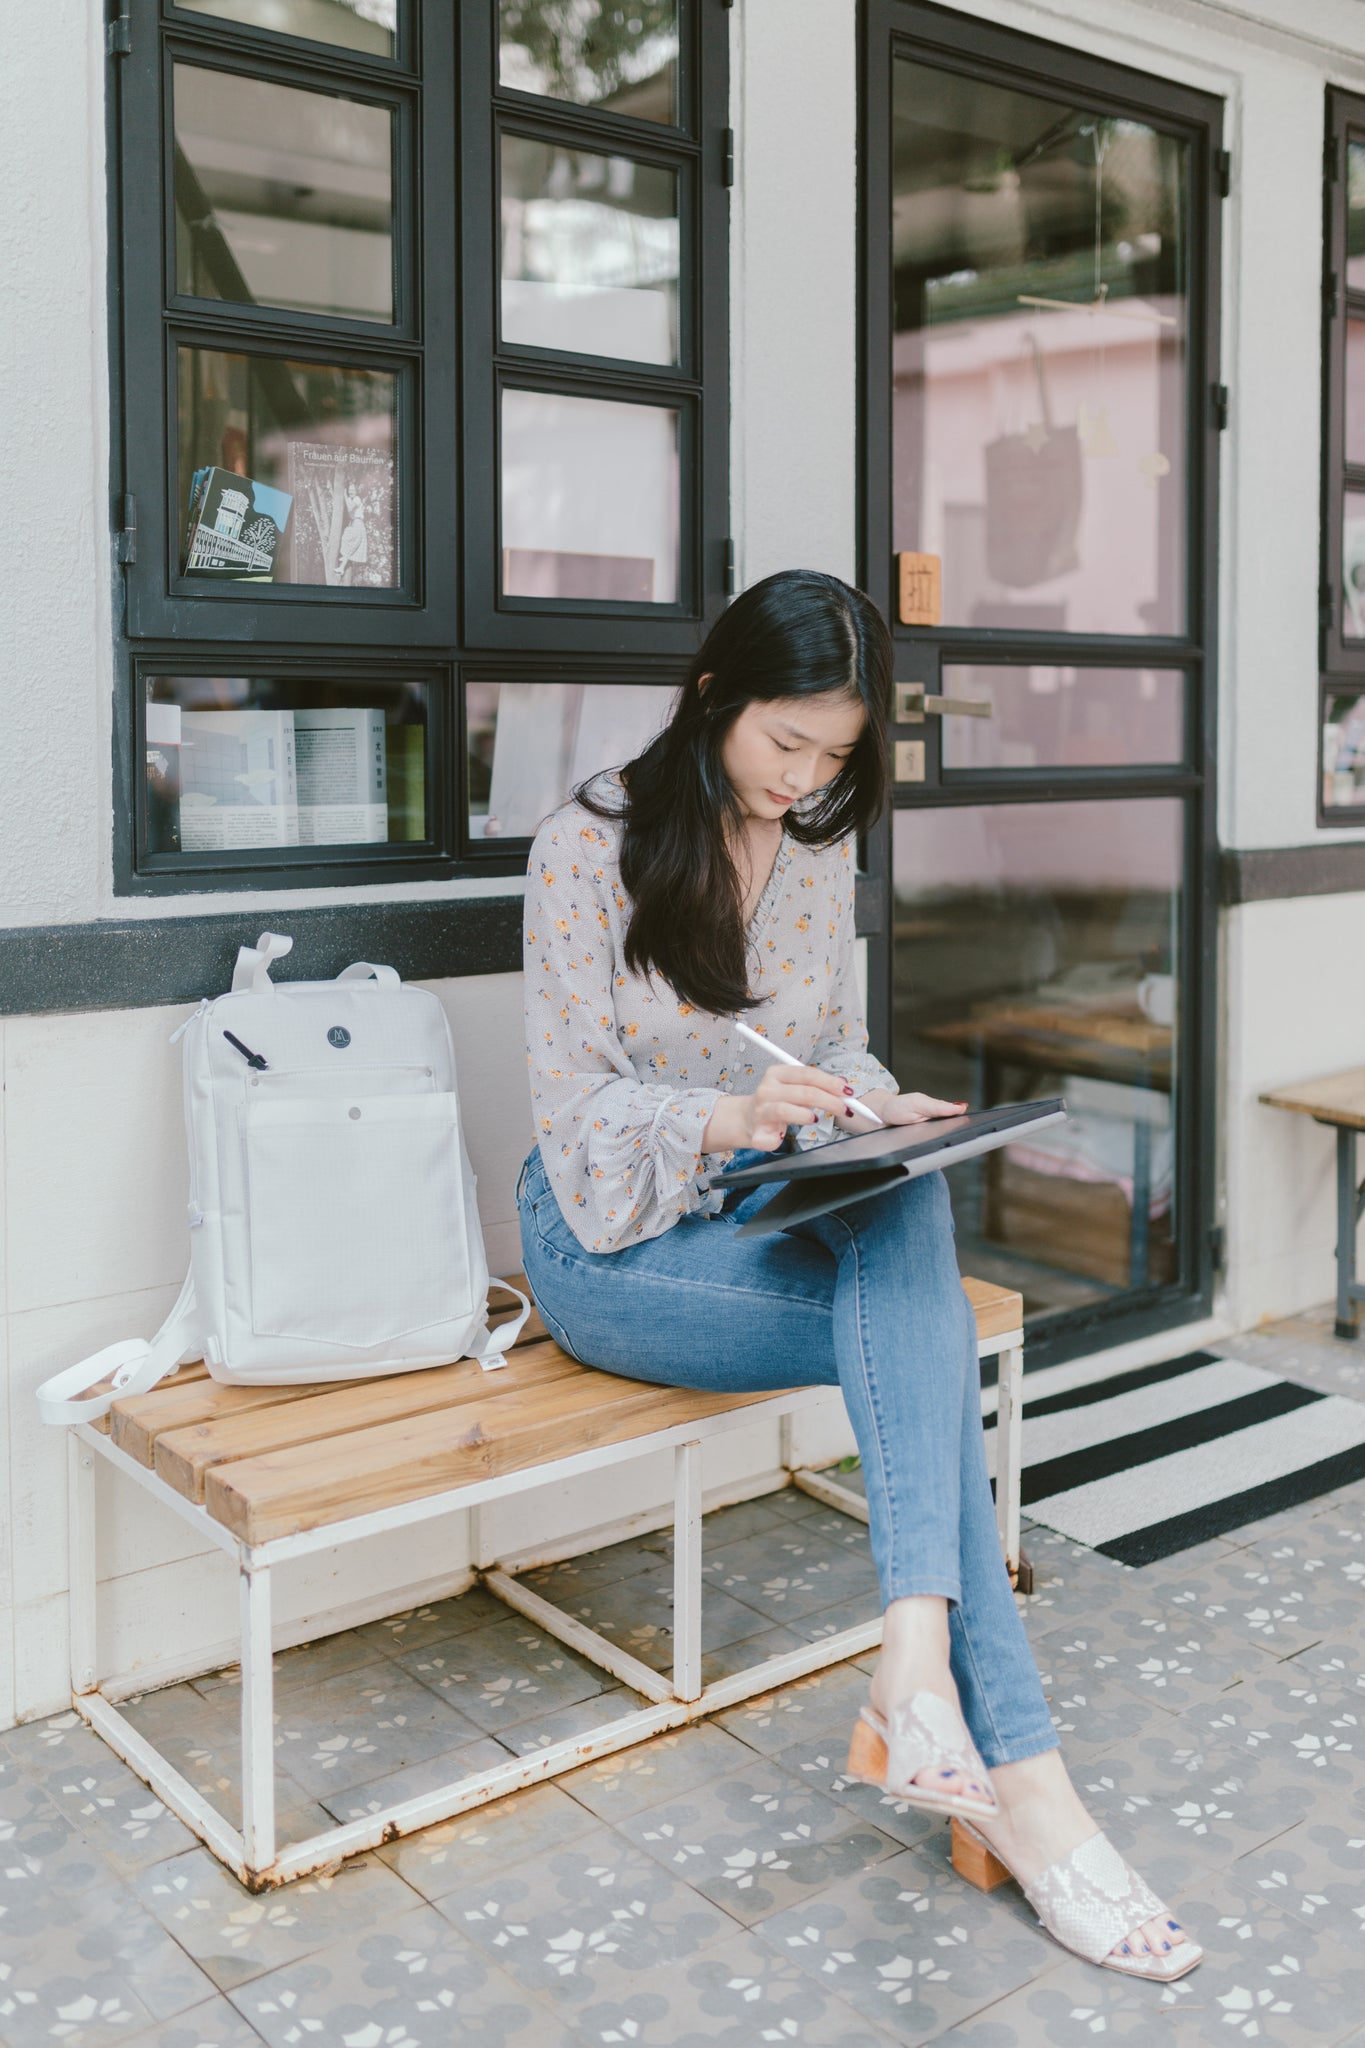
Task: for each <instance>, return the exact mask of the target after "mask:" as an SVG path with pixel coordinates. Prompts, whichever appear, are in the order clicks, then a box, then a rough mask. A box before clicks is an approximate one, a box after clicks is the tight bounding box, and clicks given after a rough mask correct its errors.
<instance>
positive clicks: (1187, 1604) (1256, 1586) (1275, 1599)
mask: <svg viewBox="0 0 1365 2048" xmlns="http://www.w3.org/2000/svg"><path fill="white" fill-rule="evenodd" d="M1270 1547H1271V1545H1270V1542H1269V1541H1267V1542H1266V1543H1263V1544H1253V1545H1251V1546H1250V1547H1249V1548H1248V1549H1246V1550H1237V1551H1234V1552H1233V1553H1232V1554H1231V1556H1229V1557H1227V1558H1225V1559H1223V1560H1222V1561H1221V1562H1220V1563H1218V1564H1211V1565H1205V1566H1204V1567H1203V1569H1202V1570H1201V1571H1199V1572H1198V1573H1194V1574H1191V1575H1189V1576H1188V1577H1182V1576H1180V1575H1179V1574H1178V1573H1172V1574H1171V1575H1170V1576H1169V1577H1167V1578H1164V1579H1160V1580H1157V1581H1156V1582H1154V1583H1152V1584H1150V1585H1149V1586H1148V1588H1147V1599H1148V1601H1149V1602H1151V1603H1155V1604H1157V1605H1160V1606H1165V1607H1170V1608H1173V1609H1178V1610H1179V1611H1180V1612H1181V1613H1183V1614H1188V1615H1190V1616H1191V1617H1192V1618H1194V1619H1197V1620H1199V1621H1204V1622H1217V1623H1219V1624H1220V1625H1221V1626H1222V1627H1224V1628H1230V1629H1232V1630H1233V1631H1234V1632H1235V1633H1236V1634H1238V1635H1240V1636H1242V1637H1243V1638H1244V1640H1245V1641H1247V1642H1250V1643H1255V1644H1257V1645H1258V1646H1259V1647H1260V1648H1262V1649H1265V1650H1268V1651H1269V1652H1270V1653H1271V1655H1272V1656H1276V1657H1292V1656H1294V1655H1295V1654H1296V1652H1297V1651H1299V1650H1303V1649H1307V1648H1308V1646H1309V1645H1310V1644H1311V1643H1315V1642H1319V1641H1321V1639H1322V1638H1323V1637H1324V1636H1326V1635H1331V1634H1334V1633H1335V1632H1337V1631H1338V1630H1340V1629H1343V1628H1349V1627H1350V1626H1351V1625H1352V1624H1353V1622H1354V1621H1355V1620H1356V1617H1357V1616H1358V1614H1359V1611H1360V1602H1359V1595H1358V1594H1357V1593H1356V1591H1355V1589H1354V1588H1352V1587H1350V1586H1347V1585H1346V1584H1345V1583H1344V1582H1343V1583H1342V1584H1341V1585H1340V1586H1339V1587H1338V1586H1334V1585H1331V1584H1330V1583H1322V1582H1321V1581H1318V1580H1313V1581H1311V1582H1310V1581H1309V1580H1308V1579H1307V1578H1306V1577H1305V1575H1304V1573H1303V1572H1302V1571H1301V1570H1298V1569H1296V1560H1295V1559H1294V1558H1288V1557H1281V1558H1279V1559H1275V1558H1272V1557H1271V1556H1270V1555H1269V1551H1270Z"/></svg>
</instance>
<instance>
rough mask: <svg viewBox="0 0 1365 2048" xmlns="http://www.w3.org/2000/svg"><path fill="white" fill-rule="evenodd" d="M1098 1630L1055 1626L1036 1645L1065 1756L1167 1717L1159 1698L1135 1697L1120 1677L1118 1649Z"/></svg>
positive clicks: (1129, 1736) (1095, 1748)
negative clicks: (1111, 1647) (1106, 1645)
mask: <svg viewBox="0 0 1365 2048" xmlns="http://www.w3.org/2000/svg"><path fill="white" fill-rule="evenodd" d="M1104 1640H1105V1638H1104V1635H1103V1633H1102V1632H1101V1633H1099V1634H1098V1636H1097V1634H1096V1632H1095V1631H1094V1630H1091V1629H1085V1630H1084V1631H1082V1630H1074V1629H1058V1630H1057V1631H1056V1633H1055V1634H1053V1635H1048V1636H1044V1637H1043V1639H1042V1641H1041V1642H1039V1643H1037V1644H1036V1645H1035V1649H1036V1653H1037V1658H1038V1675H1039V1677H1040V1678H1041V1679H1042V1683H1043V1691H1044V1693H1045V1694H1046V1695H1047V1703H1048V1710H1049V1712H1050V1713H1051V1715H1052V1725H1053V1727H1054V1728H1055V1729H1056V1730H1057V1733H1058V1735H1059V1736H1060V1738H1061V1743H1062V1749H1063V1752H1064V1753H1065V1755H1066V1756H1067V1757H1068V1758H1074V1757H1078V1756H1087V1755H1098V1754H1099V1753H1100V1752H1101V1751H1103V1750H1108V1749H1112V1748H1113V1747H1115V1745H1116V1744H1119V1743H1123V1742H1129V1741H1132V1740H1133V1739H1134V1738H1135V1737H1137V1736H1139V1735H1141V1734H1143V1733H1145V1732H1146V1731H1147V1730H1149V1729H1151V1728H1152V1727H1153V1725H1154V1724H1155V1723H1156V1722H1158V1721H1160V1720H1163V1719H1165V1718H1166V1714H1165V1709H1164V1707H1163V1706H1162V1705H1161V1704H1160V1703H1159V1700H1158V1698H1156V1697H1152V1698H1149V1699H1140V1698H1139V1697H1138V1696H1137V1694H1136V1692H1135V1691H1133V1689H1132V1688H1131V1686H1130V1685H1128V1684H1125V1683H1124V1681H1123V1671H1124V1665H1123V1660H1122V1659H1121V1657H1120V1654H1119V1652H1117V1651H1115V1650H1109V1649H1105V1648H1103V1647H1102V1645H1103V1643H1104Z"/></svg>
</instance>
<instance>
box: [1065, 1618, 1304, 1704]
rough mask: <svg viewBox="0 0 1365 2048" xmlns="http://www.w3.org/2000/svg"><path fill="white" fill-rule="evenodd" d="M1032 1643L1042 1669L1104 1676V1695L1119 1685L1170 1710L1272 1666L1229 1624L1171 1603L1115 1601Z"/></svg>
mask: <svg viewBox="0 0 1365 2048" xmlns="http://www.w3.org/2000/svg"><path fill="white" fill-rule="evenodd" d="M1034 1649H1035V1654H1036V1655H1037V1658H1038V1665H1039V1669H1040V1670H1051V1668H1052V1667H1053V1665H1054V1664H1055V1665H1057V1666H1058V1667H1059V1668H1060V1669H1061V1670H1062V1671H1063V1673H1064V1674H1065V1675H1066V1676H1068V1677H1069V1676H1070V1675H1071V1674H1072V1673H1073V1672H1074V1673H1075V1678H1076V1682H1077V1683H1079V1682H1080V1681H1081V1679H1082V1677H1084V1678H1086V1679H1088V1680H1089V1681H1090V1682H1091V1683H1092V1684H1093V1683H1095V1682H1098V1681H1103V1684H1104V1687H1105V1694H1106V1697H1117V1692H1118V1689H1119V1688H1122V1690H1123V1691H1124V1692H1126V1693H1128V1694H1129V1695H1131V1696H1134V1697H1137V1698H1140V1699H1143V1700H1145V1701H1149V1702H1150V1703H1151V1704H1152V1705H1153V1706H1156V1707H1160V1708H1163V1709H1164V1710H1165V1711H1166V1712H1167V1713H1170V1714H1178V1713H1180V1712H1181V1711H1182V1709H1184V1708H1185V1707H1190V1706H1193V1705H1194V1704H1195V1703H1196V1702H1197V1701H1199V1700H1204V1699H1212V1698H1215V1697H1217V1696H1218V1695H1220V1694H1221V1693H1223V1692H1225V1691H1226V1690H1227V1688H1228V1687H1229V1686H1230V1685H1237V1684H1239V1683H1240V1682H1241V1681H1242V1680H1243V1679H1244V1678H1247V1677H1255V1676H1257V1675H1259V1673H1260V1672H1261V1671H1263V1670H1273V1669H1274V1666H1273V1664H1272V1663H1271V1660H1270V1659H1269V1658H1268V1657H1265V1656H1263V1655H1262V1654H1261V1653H1260V1652H1258V1651H1256V1650H1249V1649H1248V1648H1247V1646H1246V1645H1245V1644H1244V1643H1243V1642H1242V1641H1241V1640H1240V1638H1239V1637H1238V1636H1236V1635H1235V1634H1233V1633H1232V1631H1231V1630H1227V1629H1222V1628H1219V1627H1218V1626H1217V1624H1214V1623H1208V1622H1194V1621H1192V1620H1190V1619H1189V1618H1188V1617H1187V1616H1186V1615H1184V1614H1178V1613H1172V1612H1171V1610H1170V1609H1169V1608H1164V1609H1162V1608H1149V1607H1137V1606H1133V1607H1115V1608H1113V1609H1111V1610H1110V1611H1109V1612H1108V1613H1104V1612H1100V1613H1096V1614H1094V1615H1092V1616H1091V1618H1090V1619H1089V1620H1088V1621H1086V1620H1083V1621H1081V1622H1080V1623H1079V1624H1078V1625H1074V1626H1072V1627H1070V1628H1061V1629H1055V1630H1053V1631H1052V1632H1051V1633H1050V1634H1049V1635H1045V1636H1041V1637H1038V1638H1036V1639H1035V1643H1034Z"/></svg>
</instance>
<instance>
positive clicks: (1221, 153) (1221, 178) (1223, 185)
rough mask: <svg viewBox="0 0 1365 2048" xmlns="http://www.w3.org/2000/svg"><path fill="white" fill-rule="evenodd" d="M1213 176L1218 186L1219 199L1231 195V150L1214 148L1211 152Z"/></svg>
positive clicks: (1229, 197)
mask: <svg viewBox="0 0 1365 2048" xmlns="http://www.w3.org/2000/svg"><path fill="white" fill-rule="evenodd" d="M1213 178H1214V183H1215V184H1216V185H1217V187H1218V196H1219V198H1220V199H1231V197H1232V151H1231V150H1230V149H1215V151H1214V152H1213Z"/></svg>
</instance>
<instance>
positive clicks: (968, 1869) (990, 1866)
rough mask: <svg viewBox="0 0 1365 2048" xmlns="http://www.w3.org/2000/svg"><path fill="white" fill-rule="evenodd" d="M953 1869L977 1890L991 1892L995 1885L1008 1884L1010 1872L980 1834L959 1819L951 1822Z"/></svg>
mask: <svg viewBox="0 0 1365 2048" xmlns="http://www.w3.org/2000/svg"><path fill="white" fill-rule="evenodd" d="M953 1869H954V1870H955V1871H956V1872H957V1874H958V1876H959V1877H965V1878H966V1880H967V1882H968V1884H974V1885H975V1886H976V1888H977V1890H978V1891H979V1892H993V1891H994V1890H995V1889H996V1887H997V1886H999V1885H1002V1884H1008V1883H1009V1881H1010V1877H1011V1874H1012V1873H1011V1872H1010V1871H1008V1870H1006V1868H1005V1866H1004V1864H1003V1863H1002V1862H1001V1861H1000V1858H999V1857H998V1856H996V1855H994V1854H993V1853H992V1851H991V1850H990V1849H988V1848H987V1847H986V1844H985V1843H984V1842H983V1841H982V1839H981V1837H980V1835H977V1834H974V1833H973V1832H972V1831H971V1829H970V1828H965V1827H964V1826H963V1825H962V1822H961V1821H960V1820H954V1822H953Z"/></svg>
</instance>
